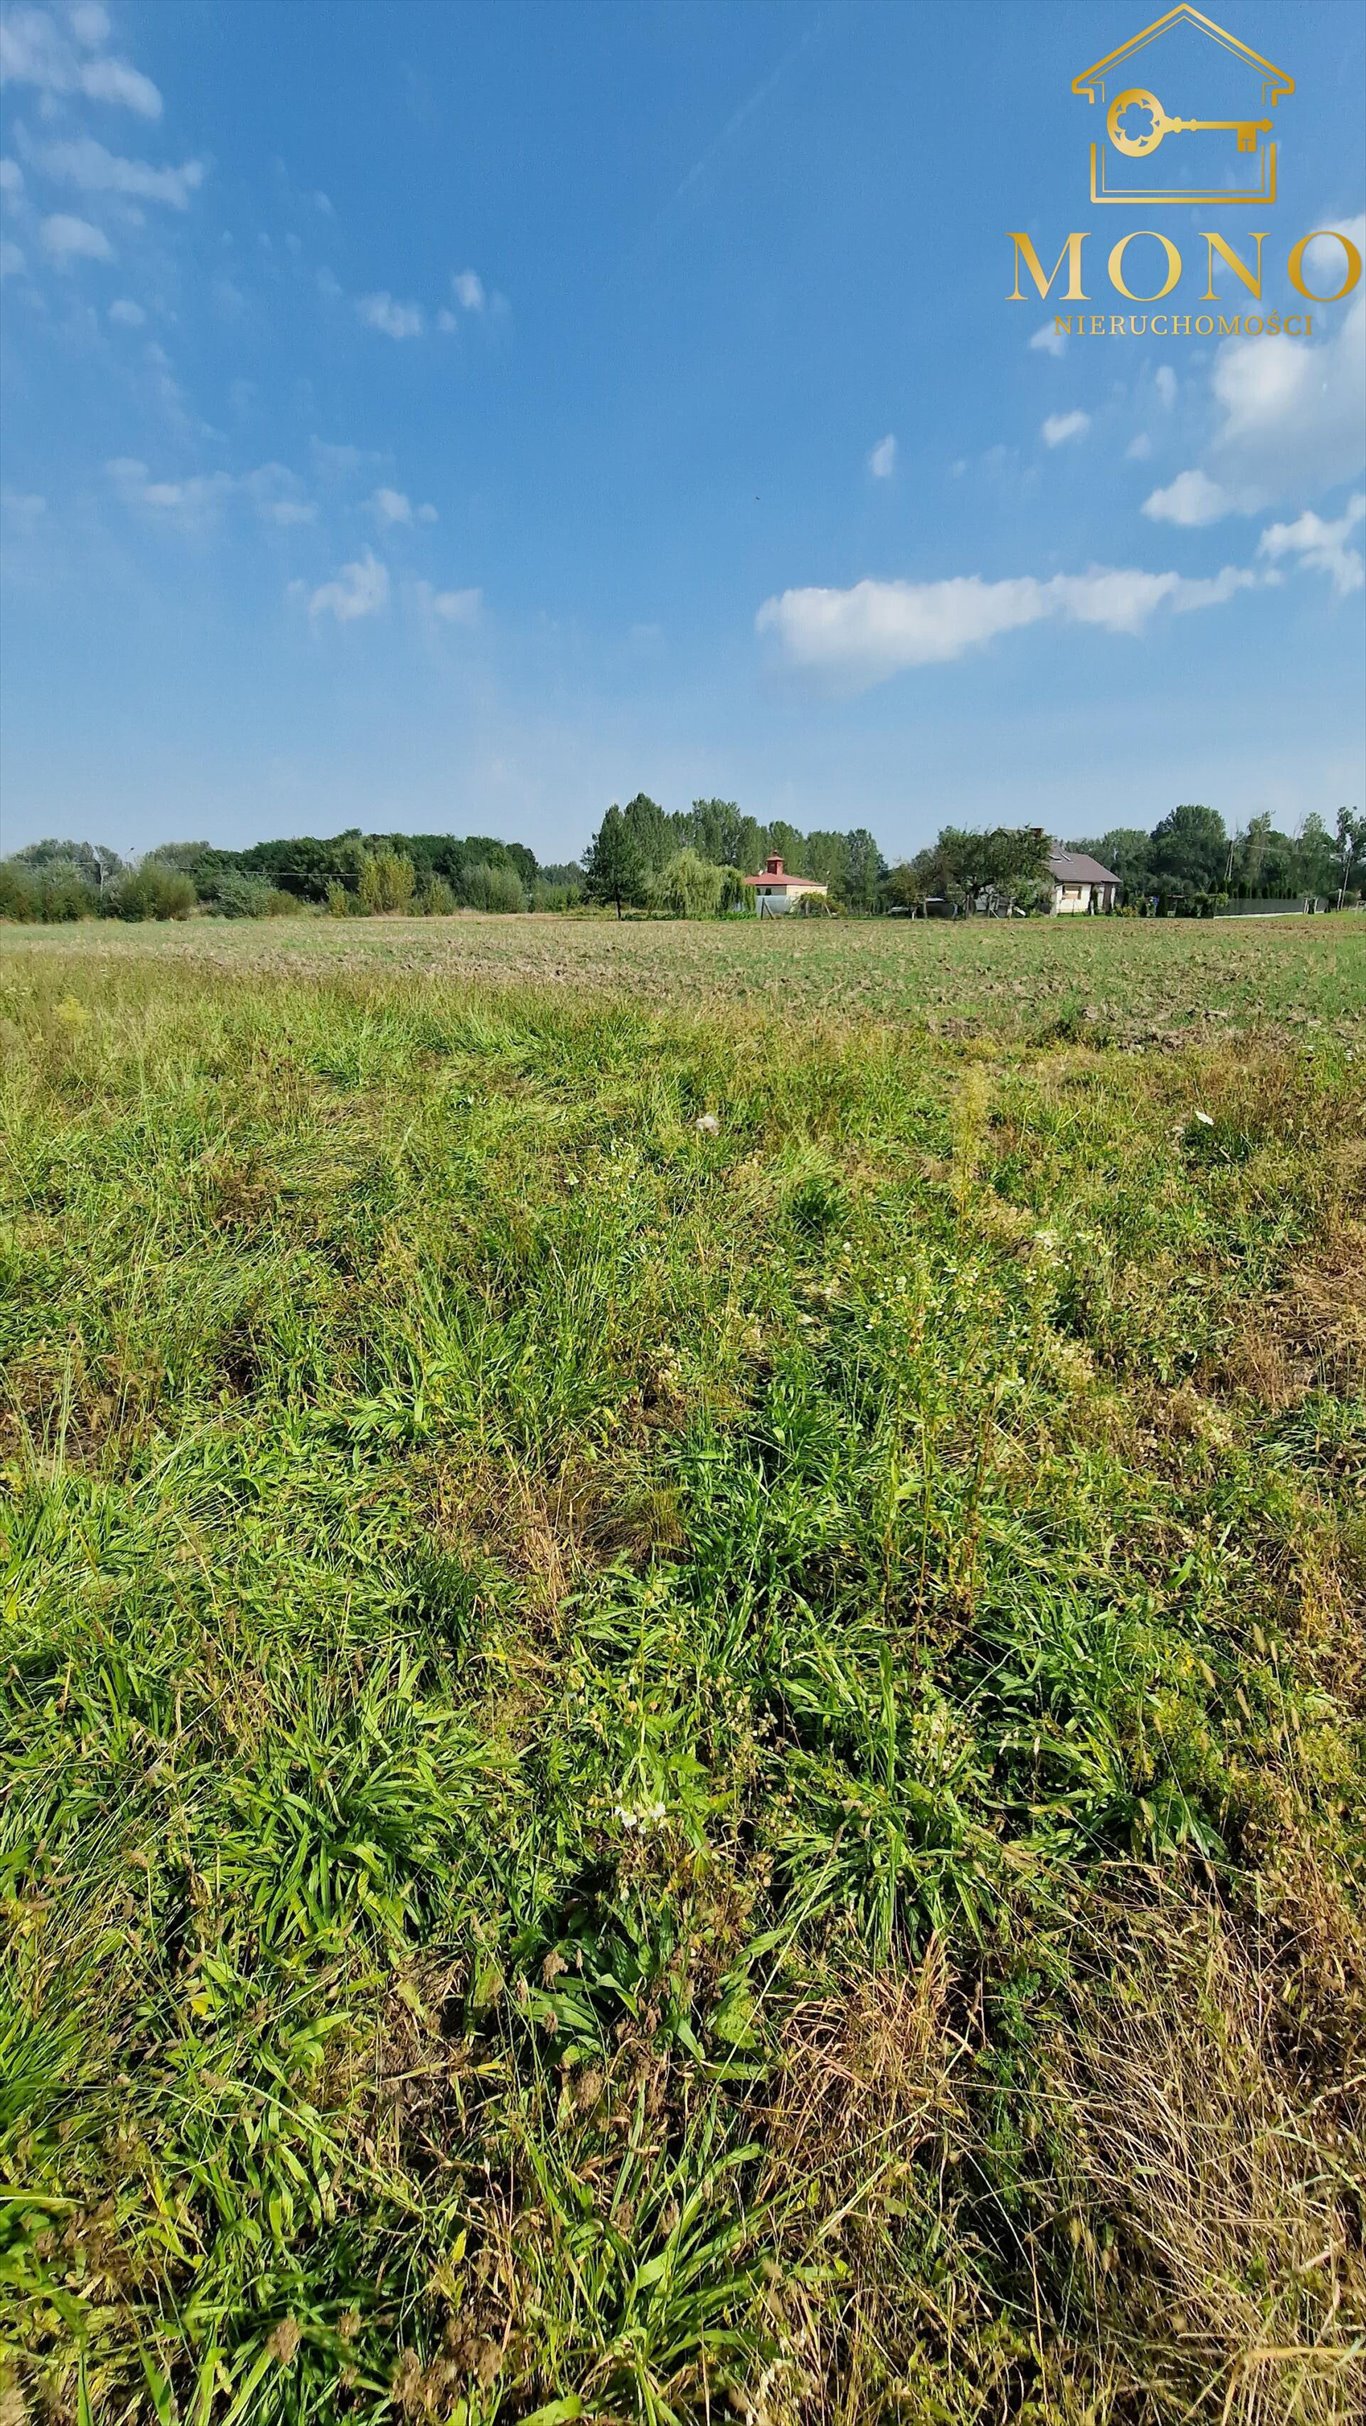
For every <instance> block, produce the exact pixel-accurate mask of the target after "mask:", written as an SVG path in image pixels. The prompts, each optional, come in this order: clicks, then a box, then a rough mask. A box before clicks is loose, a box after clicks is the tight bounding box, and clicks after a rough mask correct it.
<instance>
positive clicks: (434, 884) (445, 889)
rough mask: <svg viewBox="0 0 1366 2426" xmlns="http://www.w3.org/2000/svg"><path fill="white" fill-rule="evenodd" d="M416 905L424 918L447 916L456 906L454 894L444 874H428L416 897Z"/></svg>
mask: <svg viewBox="0 0 1366 2426" xmlns="http://www.w3.org/2000/svg"><path fill="white" fill-rule="evenodd" d="M417 907H418V908H419V910H420V911H421V912H422V915H423V917H424V918H449V917H450V914H451V912H452V910H454V908H455V907H456V900H455V895H454V893H453V892H452V891H451V888H450V886H449V885H448V884H447V882H446V879H445V877H444V876H429V877H428V879H427V881H426V883H425V884H424V886H423V888H422V890H421V892H420V893H419V894H418V897H417Z"/></svg>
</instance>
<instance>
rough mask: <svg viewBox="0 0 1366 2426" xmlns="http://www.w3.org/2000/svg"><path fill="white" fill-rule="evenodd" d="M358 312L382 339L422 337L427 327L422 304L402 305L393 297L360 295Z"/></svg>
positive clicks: (357, 304)
mask: <svg viewBox="0 0 1366 2426" xmlns="http://www.w3.org/2000/svg"><path fill="white" fill-rule="evenodd" d="M356 312H357V315H358V317H359V318H360V319H361V320H363V321H364V323H365V325H366V327H367V328H370V329H378V330H379V332H380V335H381V336H382V337H397V338H402V337H420V336H421V335H422V332H423V329H424V328H425V326H426V320H425V316H424V314H423V310H422V306H421V304H420V303H400V302H399V301H398V300H397V298H396V297H395V296H393V295H390V294H387V293H385V292H383V291H381V292H380V293H379V294H377V295H358V296H357V298H356Z"/></svg>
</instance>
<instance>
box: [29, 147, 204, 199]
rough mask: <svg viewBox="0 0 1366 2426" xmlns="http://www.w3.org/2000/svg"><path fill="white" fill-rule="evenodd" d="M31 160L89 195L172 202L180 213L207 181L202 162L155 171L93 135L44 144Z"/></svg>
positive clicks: (187, 162) (143, 162)
mask: <svg viewBox="0 0 1366 2426" xmlns="http://www.w3.org/2000/svg"><path fill="white" fill-rule="evenodd" d="M31 157H32V160H33V163H34V165H35V166H36V167H37V168H40V169H41V170H42V171H43V172H44V174H45V175H46V176H48V177H55V178H59V179H60V180H61V181H62V182H63V183H64V184H67V185H78V186H80V187H81V188H82V189H83V190H84V191H85V192H86V193H88V194H128V195H132V196H133V197H134V198H135V199H136V200H137V201H139V202H166V203H169V204H170V206H171V208H172V210H177V211H183V210H188V209H189V204H190V196H191V194H193V193H196V192H197V191H198V189H199V187H200V186H201V185H202V184H203V182H204V163H203V161H202V160H187V161H185V162H184V164H183V165H182V166H181V167H180V168H153V166H152V165H151V162H150V161H147V160H123V159H120V157H119V155H118V153H117V152H111V151H109V150H108V149H107V148H106V146H105V145H104V144H103V143H97V142H96V141H95V139H94V137H93V136H92V135H83V136H81V137H79V138H78V139H77V140H76V141H74V142H70V143H46V144H42V145H40V146H38V147H37V148H36V149H35V150H34V151H33V153H32V155H31Z"/></svg>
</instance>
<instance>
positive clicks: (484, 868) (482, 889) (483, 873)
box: [461, 859, 526, 911]
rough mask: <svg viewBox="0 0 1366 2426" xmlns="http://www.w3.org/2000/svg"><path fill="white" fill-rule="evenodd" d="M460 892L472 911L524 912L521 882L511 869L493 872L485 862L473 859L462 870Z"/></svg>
mask: <svg viewBox="0 0 1366 2426" xmlns="http://www.w3.org/2000/svg"><path fill="white" fill-rule="evenodd" d="M461 889H462V891H463V893H464V896H465V900H466V903H467V905H468V907H469V908H470V909H472V910H507V911H512V910H524V909H525V908H526V893H525V891H524V889H523V886H522V881H521V878H520V877H519V876H518V875H517V874H516V873H515V871H514V870H513V869H512V868H495V867H492V866H490V864H489V862H488V860H486V859H476V860H475V862H474V864H473V866H472V867H468V868H466V870H465V873H464V876H463V878H462V880H461Z"/></svg>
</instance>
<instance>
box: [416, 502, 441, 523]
mask: <svg viewBox="0 0 1366 2426" xmlns="http://www.w3.org/2000/svg"><path fill="white" fill-rule="evenodd" d="M417 519H418V521H419V522H439V521H440V520H441V516H440V515H439V514H438V512H437V510H436V507H435V506H434V505H420V506H419V507H418V509H417Z"/></svg>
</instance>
